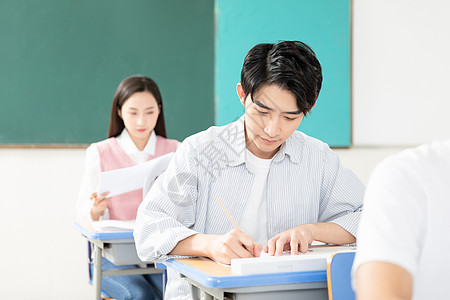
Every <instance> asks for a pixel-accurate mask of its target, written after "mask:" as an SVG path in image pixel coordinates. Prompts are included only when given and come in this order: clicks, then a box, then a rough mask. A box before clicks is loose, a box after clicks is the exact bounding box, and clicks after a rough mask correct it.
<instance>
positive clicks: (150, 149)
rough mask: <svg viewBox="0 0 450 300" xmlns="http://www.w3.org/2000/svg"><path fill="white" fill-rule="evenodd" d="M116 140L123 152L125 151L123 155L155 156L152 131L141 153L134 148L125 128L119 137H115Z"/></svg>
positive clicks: (154, 140)
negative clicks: (141, 154)
mask: <svg viewBox="0 0 450 300" xmlns="http://www.w3.org/2000/svg"><path fill="white" fill-rule="evenodd" d="M116 140H117V142H118V143H119V145H120V146H121V147H122V149H123V151H125V153H126V154H128V155H130V154H133V153H137V152H145V153H147V154H149V155H155V148H156V134H155V131H152V133H151V134H150V138H149V139H148V141H147V144H146V145H145V147H144V150H142V151H139V149H138V148H137V147H136V145H135V144H134V142H133V140H132V139H131V137H130V134H129V133H128V130H127V129H126V128H124V129H123V130H122V132H121V133H120V135H118V136H117V137H116Z"/></svg>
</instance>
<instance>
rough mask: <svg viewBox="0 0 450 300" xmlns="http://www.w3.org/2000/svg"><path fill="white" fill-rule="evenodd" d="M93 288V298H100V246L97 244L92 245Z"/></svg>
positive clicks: (99, 299)
mask: <svg viewBox="0 0 450 300" xmlns="http://www.w3.org/2000/svg"><path fill="white" fill-rule="evenodd" d="M93 275H94V278H93V281H94V289H95V299H96V300H101V298H102V248H100V247H99V246H98V245H95V246H94V274H93Z"/></svg>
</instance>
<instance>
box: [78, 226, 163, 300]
mask: <svg viewBox="0 0 450 300" xmlns="http://www.w3.org/2000/svg"><path fill="white" fill-rule="evenodd" d="M74 228H75V229H76V230H77V231H79V232H80V233H81V234H82V235H83V236H84V237H85V238H86V239H87V240H88V241H89V242H91V244H92V245H94V257H93V258H92V263H93V264H94V273H93V285H94V288H95V299H97V300H99V299H101V291H102V276H117V275H137V274H155V273H162V270H158V269H155V268H154V266H147V267H146V268H130V269H120V270H102V257H103V256H104V254H105V253H104V252H105V249H106V250H107V251H109V250H111V249H115V248H117V250H118V251H109V254H110V256H109V257H107V258H108V259H109V260H111V262H113V263H116V264H121V265H125V264H127V265H128V264H130V265H132V264H145V263H143V262H142V261H141V260H140V259H139V258H138V256H137V254H136V248H135V246H134V237H133V231H108V232H104V231H102V232H99V231H95V230H94V229H93V228H92V225H91V224H89V223H85V224H80V223H75V224H74Z"/></svg>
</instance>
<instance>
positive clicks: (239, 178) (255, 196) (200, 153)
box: [135, 41, 364, 299]
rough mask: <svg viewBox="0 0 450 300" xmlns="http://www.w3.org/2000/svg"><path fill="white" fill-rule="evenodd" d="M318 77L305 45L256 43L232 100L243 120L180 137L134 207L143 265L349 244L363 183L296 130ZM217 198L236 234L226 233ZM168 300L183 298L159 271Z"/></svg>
mask: <svg viewBox="0 0 450 300" xmlns="http://www.w3.org/2000/svg"><path fill="white" fill-rule="evenodd" d="M321 85H322V70H321V66H320V63H319V61H318V60H317V58H316V56H315V54H314V52H313V51H312V50H311V49H310V48H309V47H308V46H307V45H305V44H303V43H301V42H296V41H284V42H280V43H278V44H259V45H256V46H255V47H253V48H252V49H251V50H250V51H249V52H248V54H247V56H246V57H245V60H244V65H243V67H242V72H241V82H240V83H238V85H237V94H238V96H239V99H240V101H241V103H242V105H244V107H245V115H244V116H243V117H241V118H240V119H239V120H237V121H236V122H233V123H231V124H228V125H226V126H223V127H211V128H209V129H208V130H206V131H204V132H200V133H198V134H195V135H193V136H191V137H189V138H187V139H186V140H185V141H184V142H183V143H182V145H181V146H180V147H179V148H178V150H177V153H176V154H175V156H174V158H173V159H172V162H171V163H170V165H169V167H168V169H167V171H166V172H165V173H164V174H163V175H162V176H161V177H160V178H158V180H157V181H156V182H155V185H154V186H153V187H152V189H151V191H150V192H149V194H148V196H147V197H146V199H145V200H144V202H143V203H142V205H141V206H140V208H139V212H138V217H137V224H136V230H135V240H136V247H137V250H138V254H139V257H140V258H141V259H143V260H150V261H151V260H164V259H167V258H168V255H179V256H206V257H211V258H213V259H215V260H217V261H219V262H222V263H230V260H231V259H233V258H239V257H252V256H259V254H260V251H262V245H265V248H264V251H266V252H267V251H268V252H269V254H271V255H281V253H282V251H283V250H289V249H290V250H291V253H292V254H298V252H299V251H300V252H306V251H307V249H308V245H309V244H310V243H311V242H312V241H314V240H316V241H321V242H327V243H333V244H348V243H353V242H355V237H354V236H355V234H356V230H357V227H358V221H359V216H360V212H361V208H362V200H363V193H364V186H363V184H362V183H361V182H360V181H359V180H358V179H357V178H356V176H355V175H354V174H353V173H352V172H351V171H349V170H348V169H345V168H344V167H343V166H342V165H341V164H340V162H339V158H338V156H337V155H336V154H335V153H334V152H333V151H331V150H330V148H329V147H328V145H326V144H325V143H323V142H320V141H318V140H316V139H314V138H311V137H309V136H306V135H305V134H303V133H301V132H298V131H296V129H297V127H298V126H299V125H300V123H301V121H302V119H303V117H304V116H305V115H306V114H307V113H308V112H309V111H310V110H311V109H312V108H313V107H314V105H315V103H316V99H317V97H318V95H319V91H320V88H321ZM217 199H220V200H221V201H222V202H223V203H224V205H225V206H226V207H227V208H228V210H229V211H230V213H231V215H232V216H233V218H234V219H235V220H236V222H237V223H238V224H239V228H240V229H241V230H242V231H239V230H236V229H233V224H232V223H231V222H230V220H229V219H228V218H227V215H226V214H225V213H224V211H223V210H222V208H221V206H220V204H219V202H218V200H217ZM168 275H169V276H168V277H169V278H168V286H167V293H166V297H167V299H172V298H177V299H180V298H182V299H190V291H189V288H188V285H187V283H186V282H184V281H183V280H182V279H181V278H180V275H179V274H178V273H176V272H174V271H172V270H169V271H168Z"/></svg>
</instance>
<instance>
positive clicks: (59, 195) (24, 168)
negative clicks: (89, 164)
mask: <svg viewBox="0 0 450 300" xmlns="http://www.w3.org/2000/svg"><path fill="white" fill-rule="evenodd" d="M83 168H84V150H83V149H0V184H1V188H0V220H1V227H0V232H1V235H0V236H1V238H2V243H1V248H0V254H1V258H2V259H1V260H0V261H1V263H0V282H1V284H0V286H1V290H0V298H1V299H11V300H14V299H20V300H23V299H43V300H44V299H45V300H48V299H62V298H64V299H74V300H75V299H93V296H94V294H93V288H91V287H90V286H88V284H87V280H88V273H87V246H86V242H85V240H84V239H83V238H82V237H81V235H80V234H78V233H77V232H76V231H75V230H74V229H73V228H72V224H73V221H74V219H75V199H76V195H77V192H78V189H79V186H80V182H81V176H82V173H83Z"/></svg>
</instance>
